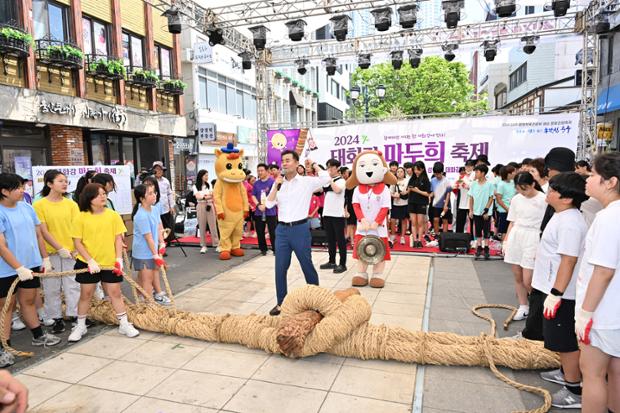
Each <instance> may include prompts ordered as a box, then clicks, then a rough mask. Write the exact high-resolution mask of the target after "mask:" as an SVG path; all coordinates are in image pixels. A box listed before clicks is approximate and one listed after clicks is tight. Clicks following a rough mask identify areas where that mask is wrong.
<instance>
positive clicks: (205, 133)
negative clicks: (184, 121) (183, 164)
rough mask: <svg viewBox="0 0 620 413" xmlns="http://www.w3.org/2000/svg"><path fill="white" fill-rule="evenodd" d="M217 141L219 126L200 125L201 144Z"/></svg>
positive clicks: (199, 136)
mask: <svg viewBox="0 0 620 413" xmlns="http://www.w3.org/2000/svg"><path fill="white" fill-rule="evenodd" d="M216 139H217V126H216V125H215V123H199V124H198V140H199V141H200V144H201V145H202V144H204V143H208V142H215V140H216Z"/></svg>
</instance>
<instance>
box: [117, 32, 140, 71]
mask: <svg viewBox="0 0 620 413" xmlns="http://www.w3.org/2000/svg"><path fill="white" fill-rule="evenodd" d="M122 39H123V61H124V62H125V66H129V68H130V71H131V69H133V68H142V67H144V45H143V44H144V41H143V39H142V38H141V37H139V36H136V35H135V34H132V33H128V32H123V36H122Z"/></svg>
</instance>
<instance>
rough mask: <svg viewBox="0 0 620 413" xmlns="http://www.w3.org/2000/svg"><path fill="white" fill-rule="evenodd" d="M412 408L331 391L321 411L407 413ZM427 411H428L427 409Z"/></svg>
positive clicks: (337, 412)
mask: <svg viewBox="0 0 620 413" xmlns="http://www.w3.org/2000/svg"><path fill="white" fill-rule="evenodd" d="M410 411H411V408H410V407H409V405H407V404H400V403H394V402H388V401H385V400H375V399H367V398H365V397H360V396H351V395H348V394H340V393H334V392H330V393H329V394H328V395H327V398H326V399H325V403H323V406H322V407H321V410H320V411H319V413H350V412H381V413H407V412H410ZM425 413H426V411H425Z"/></svg>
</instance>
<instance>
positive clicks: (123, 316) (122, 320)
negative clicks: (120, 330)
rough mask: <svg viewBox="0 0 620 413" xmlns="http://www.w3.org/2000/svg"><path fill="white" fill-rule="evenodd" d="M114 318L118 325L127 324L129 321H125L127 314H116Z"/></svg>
mask: <svg viewBox="0 0 620 413" xmlns="http://www.w3.org/2000/svg"><path fill="white" fill-rule="evenodd" d="M116 318H117V319H118V321H119V323H120V324H127V323H129V321H128V320H127V312H124V313H120V314H116Z"/></svg>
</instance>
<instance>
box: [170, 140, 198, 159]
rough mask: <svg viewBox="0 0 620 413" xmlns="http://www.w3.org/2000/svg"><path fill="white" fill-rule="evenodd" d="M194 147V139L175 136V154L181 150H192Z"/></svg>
mask: <svg viewBox="0 0 620 413" xmlns="http://www.w3.org/2000/svg"><path fill="white" fill-rule="evenodd" d="M193 149H194V139H188V138H174V154H175V155H179V154H180V153H181V152H191V151H192V150H193Z"/></svg>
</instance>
